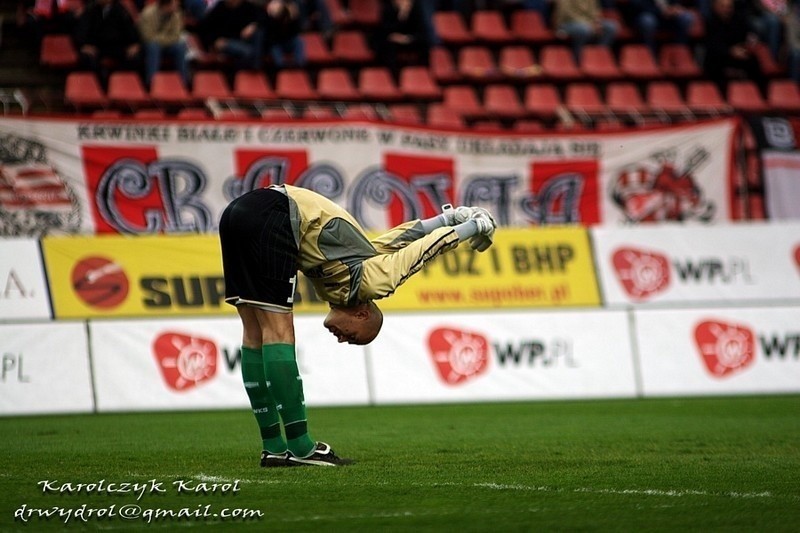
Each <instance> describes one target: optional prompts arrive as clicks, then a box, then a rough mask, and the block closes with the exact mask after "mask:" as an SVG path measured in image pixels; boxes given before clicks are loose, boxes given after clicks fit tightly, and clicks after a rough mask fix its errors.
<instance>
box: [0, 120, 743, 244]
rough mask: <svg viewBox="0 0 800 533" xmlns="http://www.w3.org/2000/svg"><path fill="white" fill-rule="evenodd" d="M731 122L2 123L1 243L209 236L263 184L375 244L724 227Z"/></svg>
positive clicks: (727, 213)
mask: <svg viewBox="0 0 800 533" xmlns="http://www.w3.org/2000/svg"><path fill="white" fill-rule="evenodd" d="M735 128H736V121H735V120H732V119H730V120H729V119H724V120H717V121H711V122H706V123H698V124H692V125H678V126H665V127H663V128H657V129H652V130H646V131H637V132H632V133H614V134H605V133H585V134H575V133H564V134H559V133H552V132H547V133H546V134H538V135H537V134H514V133H507V134H495V135H491V136H487V135H486V134H485V133H480V134H474V133H467V132H450V133H447V132H438V131H431V130H428V129H423V128H412V127H405V126H398V125H387V124H369V123H359V122H354V123H342V122H336V123H325V122H313V123H303V122H302V121H293V122H291V123H286V124H280V123H269V124H267V123H263V122H252V123H246V122H245V123H243V122H235V123H225V122H208V123H203V122H141V121H123V120H110V121H102V120H87V121H81V122H78V121H75V120H53V119H49V120H45V119H43V120H38V119H25V120H20V119H0V145H7V146H13V147H14V150H13V151H3V150H2V149H0V193H1V194H0V207H2V208H3V209H0V215H1V216H0V233H2V234H6V235H41V234H44V233H49V232H52V231H56V230H58V231H66V232H81V233H125V234H127V233H134V234H138V233H159V232H187V231H192V232H194V231H199V232H206V231H214V230H215V228H216V225H217V220H218V219H219V216H220V213H221V211H222V209H224V207H225V206H226V205H227V203H228V202H229V201H230V200H231V199H233V198H235V197H237V196H239V195H240V194H242V193H243V192H245V191H248V190H251V189H253V188H257V187H259V186H263V185H265V184H269V183H283V182H286V183H293V184H297V185H301V186H304V187H307V188H310V189H313V190H317V191H320V192H322V193H323V194H325V195H326V196H328V197H329V198H331V199H333V200H334V201H337V202H339V203H340V204H342V205H343V206H345V207H346V208H347V209H348V210H350V211H351V212H352V213H353V215H354V216H355V217H356V219H358V220H359V222H360V223H361V224H362V225H363V226H364V227H365V228H367V229H370V230H382V229H385V228H387V227H391V226H394V225H396V224H399V223H400V222H403V221H405V220H408V219H411V218H416V217H419V218H423V217H428V216H432V215H434V214H435V213H437V212H438V210H439V207H440V206H441V205H442V204H443V203H447V202H452V203H455V204H460V203H463V204H469V205H473V204H478V205H483V206H484V207H487V208H489V209H490V210H491V211H492V213H493V214H494V215H495V218H496V219H497V221H498V223H499V224H500V225H504V226H505V225H514V226H524V225H530V224H563V223H574V224H584V225H594V224H619V223H622V222H640V221H662V220H696V221H701V222H720V221H726V220H730V204H731V196H732V192H731V191H732V187H731V180H732V175H733V169H732V165H731V161H732V160H733V158H732V150H733V135H734V132H735Z"/></svg>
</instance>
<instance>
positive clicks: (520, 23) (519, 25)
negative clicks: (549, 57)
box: [510, 9, 555, 45]
mask: <svg viewBox="0 0 800 533" xmlns="http://www.w3.org/2000/svg"><path fill="white" fill-rule="evenodd" d="M510 32H511V35H512V36H513V37H514V39H516V40H517V41H521V42H523V43H527V44H536V45H541V44H544V43H549V42H551V41H553V40H555V35H554V34H553V32H552V31H551V30H550V28H548V27H547V24H546V23H545V21H544V19H543V18H542V15H541V13H539V12H538V11H535V10H533V9H517V10H516V11H514V12H513V13H512V14H511V27H510Z"/></svg>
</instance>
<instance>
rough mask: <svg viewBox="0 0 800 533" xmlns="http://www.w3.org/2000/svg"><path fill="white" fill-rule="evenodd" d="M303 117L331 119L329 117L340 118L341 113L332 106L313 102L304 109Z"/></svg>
mask: <svg viewBox="0 0 800 533" xmlns="http://www.w3.org/2000/svg"><path fill="white" fill-rule="evenodd" d="M303 117H304V118H314V119H329V118H339V115H338V114H337V113H336V111H334V110H333V108H332V107H330V106H327V105H316V104H311V105H309V106H308V107H306V109H305V111H303Z"/></svg>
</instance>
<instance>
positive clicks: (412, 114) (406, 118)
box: [388, 104, 422, 125]
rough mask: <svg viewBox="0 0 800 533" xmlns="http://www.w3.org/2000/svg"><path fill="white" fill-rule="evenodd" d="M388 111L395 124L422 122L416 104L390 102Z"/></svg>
mask: <svg viewBox="0 0 800 533" xmlns="http://www.w3.org/2000/svg"><path fill="white" fill-rule="evenodd" d="M388 111H389V119H390V120H391V121H392V122H396V123H397V124H409V125H416V124H422V114H421V113H420V110H419V106H418V105H416V104H392V105H390V106H389V108H388Z"/></svg>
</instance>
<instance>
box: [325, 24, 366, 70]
mask: <svg viewBox="0 0 800 533" xmlns="http://www.w3.org/2000/svg"><path fill="white" fill-rule="evenodd" d="M331 53H332V54H333V57H334V58H335V59H336V60H337V61H340V62H343V63H358V64H364V63H372V61H373V60H374V59H375V54H373V52H372V50H371V49H370V47H369V46H368V45H367V39H366V37H364V34H363V33H362V32H360V31H358V30H347V31H338V32H336V33H335V34H334V35H333V44H332V45H331Z"/></svg>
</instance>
